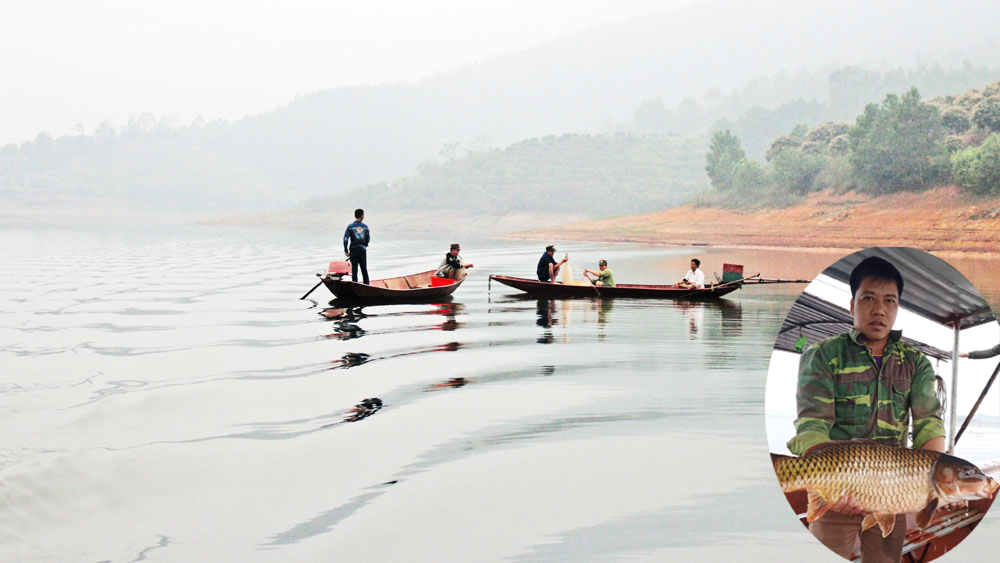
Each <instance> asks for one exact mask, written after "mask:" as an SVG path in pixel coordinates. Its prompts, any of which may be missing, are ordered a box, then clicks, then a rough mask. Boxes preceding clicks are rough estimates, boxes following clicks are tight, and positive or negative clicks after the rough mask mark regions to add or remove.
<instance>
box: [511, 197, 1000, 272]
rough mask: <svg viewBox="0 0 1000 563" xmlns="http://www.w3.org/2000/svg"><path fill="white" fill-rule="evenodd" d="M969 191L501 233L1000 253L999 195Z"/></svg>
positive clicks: (685, 212) (698, 210)
mask: <svg viewBox="0 0 1000 563" xmlns="http://www.w3.org/2000/svg"><path fill="white" fill-rule="evenodd" d="M968 199H969V198H968V197H967V196H966V195H965V194H963V193H962V192H960V191H959V190H958V188H955V187H946V188H935V189H933V190H928V191H926V192H922V193H902V194H893V195H888V196H880V197H872V196H866V195H863V194H857V193H854V192H849V193H847V194H837V193H833V192H830V191H827V192H821V193H817V194H812V195H810V196H809V197H808V198H807V199H806V200H805V201H804V202H803V203H801V204H799V205H796V206H793V207H788V208H783V209H760V210H754V211H739V210H732V209H722V208H716V207H696V206H695V205H693V204H688V205H684V206H681V207H675V208H672V209H668V210H665V211H659V212H656V213H651V214H648V215H637V216H631V217H619V218H613V219H598V220H592V221H586V222H579V223H567V224H563V225H559V226H553V227H544V228H539V229H531V230H525V231H519V232H514V233H508V234H506V235H504V238H512V239H526V240H567V241H569V240H577V241H603V242H628V243H638V244H652V245H670V246H687V247H690V246H705V247H726V248H757V249H769V248H773V249H783V250H799V251H805V252H808V251H817V252H818V251H828V250H859V249H862V248H868V247H872V246H909V247H913V248H919V249H921V250H925V251H931V252H943V253H948V254H972V255H976V256H980V257H982V256H984V255H996V256H1000V202H998V201H997V200H984V201H979V202H971V203H970V202H969V201H968Z"/></svg>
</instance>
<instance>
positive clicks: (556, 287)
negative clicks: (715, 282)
mask: <svg viewBox="0 0 1000 563" xmlns="http://www.w3.org/2000/svg"><path fill="white" fill-rule="evenodd" d="M493 280H496V281H497V282H499V283H502V284H504V285H506V286H509V287H513V288H514V289H518V290H521V291H523V292H525V293H527V294H529V295H531V296H533V297H542V298H551V299H563V298H570V297H601V298H604V297H628V298H633V299H718V298H719V297H722V296H723V295H726V294H728V293H732V292H734V291H736V290H737V289H739V288H740V286H739V284H728V285H722V286H709V287H705V288H702V289H683V288H680V287H677V286H674V285H642V284H628V283H620V284H617V285H615V286H614V287H606V286H600V287H598V286H593V285H590V284H589V283H588V284H585V285H575V284H564V283H558V282H556V283H549V282H542V281H538V280H530V279H527V278H516V277H512V276H499V275H495V274H494V275H491V276H490V281H493Z"/></svg>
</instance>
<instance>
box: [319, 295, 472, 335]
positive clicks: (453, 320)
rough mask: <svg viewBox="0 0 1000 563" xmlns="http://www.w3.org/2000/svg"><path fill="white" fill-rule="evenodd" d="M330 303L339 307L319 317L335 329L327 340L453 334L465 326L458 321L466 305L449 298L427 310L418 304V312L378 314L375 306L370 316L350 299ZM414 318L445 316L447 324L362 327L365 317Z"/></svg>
mask: <svg viewBox="0 0 1000 563" xmlns="http://www.w3.org/2000/svg"><path fill="white" fill-rule="evenodd" d="M331 303H332V304H335V305H338V306H333V307H329V308H327V309H324V310H323V311H321V312H320V313H319V314H320V316H322V317H324V318H326V319H328V320H330V321H331V322H332V323H333V327H334V329H335V330H333V332H330V333H329V334H327V335H326V338H328V339H331V340H352V339H356V338H361V337H362V336H365V335H368V334H390V333H393V332H405V333H410V332H415V331H420V330H443V331H453V330H456V329H458V328H459V327H461V326H462V323H461V322H459V321H458V315H460V314H462V312H463V311H464V309H465V305H463V304H461V303H454V302H452V301H451V300H450V298H449V299H448V300H447V301H442V302H439V303H428V304H427V305H428V306H429V308H425V307H424V306H423V304H417V306H418V307H419V308H418V309H416V310H404V311H392V309H390V310H388V311H387V312H377V309H376V307H378V306H371V305H369V306H368V308H369V309H370V310H372V311H373V312H371V313H366V312H365V310H364V309H365V306H362V305H355V304H353V302H351V301H349V300H339V299H334V300H333V301H331ZM404 305H405V304H404ZM398 306H400V305H399V304H393V305H392V307H398ZM413 315H441V316H443V317H444V321H442V322H441V323H438V324H433V325H425V326H417V327H413V326H408V327H405V328H392V329H380V330H374V331H369V330H365V329H364V328H362V327H361V325H360V324H359V323H360V322H361V321H362V320H363V319H366V318H377V317H390V316H413Z"/></svg>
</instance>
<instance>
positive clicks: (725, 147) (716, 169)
mask: <svg viewBox="0 0 1000 563" xmlns="http://www.w3.org/2000/svg"><path fill="white" fill-rule="evenodd" d="M705 158H706V161H707V164H706V165H705V172H706V173H707V174H708V179H709V180H711V182H712V187H714V188H715V189H717V190H722V191H727V190H730V189H732V187H733V177H734V176H735V175H736V169H737V167H738V166H739V164H740V161H742V160H743V159H744V158H746V152H745V151H744V150H743V147H741V146H740V139H739V138H738V137H737V136H736V135H733V134H732V133H730V132H729V130H728V129H726V130H724V131H716V132H715V134H714V135H712V142H711V144H710V145H709V150H708V154H707V155H705Z"/></svg>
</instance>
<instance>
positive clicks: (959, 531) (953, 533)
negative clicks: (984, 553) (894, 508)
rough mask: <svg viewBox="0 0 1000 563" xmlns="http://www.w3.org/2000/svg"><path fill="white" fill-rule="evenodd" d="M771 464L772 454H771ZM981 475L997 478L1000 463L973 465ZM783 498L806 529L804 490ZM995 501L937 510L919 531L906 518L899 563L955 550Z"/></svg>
mask: <svg viewBox="0 0 1000 563" xmlns="http://www.w3.org/2000/svg"><path fill="white" fill-rule="evenodd" d="M771 456H772V461H773V459H774V454H771ZM976 465H977V466H978V467H979V468H980V469H982V471H983V473H985V474H987V475H989V476H991V477H993V478H994V479H1000V460H990V461H987V462H980V463H977V464H976ZM785 498H786V499H787V500H788V504H790V505H791V507H792V510H794V511H795V514H796V515H797V516H798V517H799V519H800V520H801V521H802V524H803V525H804V526H805V527H806V528H808V527H809V524H808V523H807V522H806V506H807V504H808V500H807V498H806V492H805V491H795V492H791V493H785ZM994 500H995V499H979V500H974V501H969V506H968V507H967V508H953V509H949V510H940V511H938V512H937V513H935V514H934V518H933V519H932V520H931V523H930V525H929V526H927V528H926V529H924V530H921V529H919V528H917V526H916V522H915V520H914V515H913V514H907V515H906V524H907V532H906V539H905V540H904V542H903V559H902V563H926V562H927V561H933V560H935V559H937V558H938V557H941V556H942V555H944V554H945V553H948V552H949V551H951V550H952V549H954V548H955V546H957V545H958V544H959V543H961V541H962V540H964V539H965V538H966V537H968V535H969V534H970V533H971V532H972V530H974V529H975V528H976V526H977V525H978V524H979V521H980V520H982V519H983V516H985V515H986V512H987V511H989V509H990V507H992V506H993V501H994ZM860 559H861V553H860V551H859V549H855V550H854V553H853V554H851V559H850V560H851V561H859V560H860Z"/></svg>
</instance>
